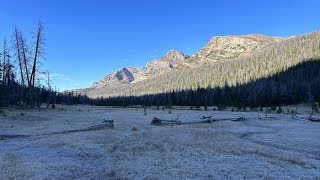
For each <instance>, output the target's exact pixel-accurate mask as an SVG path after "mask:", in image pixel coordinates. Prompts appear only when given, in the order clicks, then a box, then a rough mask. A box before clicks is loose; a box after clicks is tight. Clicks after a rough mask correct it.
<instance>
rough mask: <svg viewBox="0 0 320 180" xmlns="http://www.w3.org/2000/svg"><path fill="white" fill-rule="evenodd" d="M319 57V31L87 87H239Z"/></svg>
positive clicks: (130, 90)
mask: <svg viewBox="0 0 320 180" xmlns="http://www.w3.org/2000/svg"><path fill="white" fill-rule="evenodd" d="M318 59H320V33H319V32H315V33H311V34H308V35H304V36H299V37H294V38H290V39H288V40H285V41H281V42H279V43H273V44H270V45H268V46H266V47H265V48H263V49H262V50H260V51H256V52H254V53H252V55H246V56H240V57H237V58H234V59H230V60H228V61H218V62H214V63H213V62H211V63H206V64H203V65H199V66H197V67H194V68H187V69H182V70H179V71H170V72H168V73H165V74H162V75H160V76H157V77H154V78H150V79H147V80H144V81H140V82H136V83H131V84H127V85H119V86H112V87H108V88H103V87H102V88H88V89H85V90H82V91H81V92H82V93H84V94H87V95H88V96H90V97H100V96H104V97H107V96H129V95H134V96H137V95H144V94H154V93H162V92H170V91H172V90H175V91H179V90H183V89H196V88H198V87H208V86H210V87H223V86H225V85H226V84H227V85H229V86H236V85H239V84H245V83H248V82H251V81H255V80H257V79H260V78H264V77H268V76H271V75H273V74H276V73H279V72H281V71H285V70H286V69H288V68H290V67H292V66H295V65H297V64H299V63H302V62H304V61H309V60H318Z"/></svg>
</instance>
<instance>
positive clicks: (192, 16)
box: [0, 0, 320, 90]
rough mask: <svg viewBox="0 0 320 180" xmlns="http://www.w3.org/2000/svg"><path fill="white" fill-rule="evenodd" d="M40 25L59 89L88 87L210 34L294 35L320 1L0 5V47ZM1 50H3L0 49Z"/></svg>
mask: <svg viewBox="0 0 320 180" xmlns="http://www.w3.org/2000/svg"><path fill="white" fill-rule="evenodd" d="M39 20H41V21H42V22H43V23H44V26H45V36H46V44H47V46H46V49H47V55H46V61H45V62H44V64H43V65H42V69H44V70H49V71H50V72H51V73H52V74H53V75H54V77H53V82H54V84H55V86H56V87H57V88H59V89H60V90H66V89H72V88H84V87H88V86H89V85H90V83H92V82H95V81H98V80H99V79H101V78H103V77H104V76H105V75H107V74H108V73H111V72H112V71H115V70H117V69H120V68H121V67H125V66H136V67H143V66H144V65H145V64H146V63H147V62H148V61H150V60H151V59H156V58H160V57H161V56H163V55H164V54H165V53H166V52H167V51H168V50H170V49H172V48H174V49H177V50H179V51H182V52H184V53H186V54H188V55H192V54H193V53H195V52H196V51H197V50H198V49H200V48H201V47H202V46H203V45H204V44H205V43H206V42H207V41H208V40H209V39H210V38H211V37H212V36H215V35H231V34H233V35H234V34H251V33H259V34H265V35H272V36H293V35H300V34H303V33H308V32H312V31H316V30H319V29H320V1H319V0H313V1H312V0H265V1H259V0H233V1H231V0H220V1H214V0H0V40H1V42H0V45H1V47H2V40H3V38H4V37H5V36H6V37H7V38H9V37H10V36H11V34H12V31H13V28H14V26H15V25H17V26H18V27H19V28H20V29H22V30H23V31H24V34H25V35H26V36H28V37H30V32H32V31H33V30H34V28H35V27H36V26H37V22H38V21H39ZM1 49H2V48H1Z"/></svg>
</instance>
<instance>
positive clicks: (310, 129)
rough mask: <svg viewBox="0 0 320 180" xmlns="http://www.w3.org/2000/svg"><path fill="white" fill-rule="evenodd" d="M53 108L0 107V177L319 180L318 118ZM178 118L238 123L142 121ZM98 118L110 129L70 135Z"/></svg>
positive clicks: (78, 107)
mask: <svg viewBox="0 0 320 180" xmlns="http://www.w3.org/2000/svg"><path fill="white" fill-rule="evenodd" d="M60 108H61V107H60V106H58V107H57V109H56V110H48V111H45V110H41V111H39V110H19V109H13V108H10V109H2V115H0V171H1V173H0V179H90V178H94V179H225V178H228V179H239V178H241V179H245V178H246V179H247V178H263V179H300V178H305V179H320V123H317V122H309V121H300V120H294V119H292V118H291V115H289V114H284V113H283V114H270V115H269V116H272V117H274V118H269V119H264V118H262V119H258V118H257V112H230V111H221V112H220V111H212V110H209V111H194V110H178V109H174V110H173V112H172V114H168V111H167V110H165V111H162V110H152V109H147V115H144V112H143V109H141V108H138V109H135V108H112V107H94V106H72V107H67V106H63V107H62V108H64V110H63V111H61V109H60ZM178 115H179V116H180V118H179V120H181V121H192V120H199V117H201V116H204V115H205V116H207V115H210V116H211V115H212V116H213V117H214V118H229V117H238V116H245V117H246V120H245V121H219V122H214V123H211V124H189V125H179V126H152V125H151V124H150V122H151V120H152V119H153V117H158V118H163V119H175V118H176V117H177V116H178ZM298 115H300V116H306V115H307V114H306V113H305V111H301V112H299V114H298ZM106 118H109V119H113V120H114V122H115V128H114V129H102V130H95V131H82V132H70V130H76V129H83V128H87V127H90V126H92V125H97V124H101V122H102V120H103V119H106ZM134 127H135V128H136V129H137V130H135V131H132V129H133V128H134ZM68 131H69V132H68Z"/></svg>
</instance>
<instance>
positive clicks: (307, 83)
mask: <svg viewBox="0 0 320 180" xmlns="http://www.w3.org/2000/svg"><path fill="white" fill-rule="evenodd" d="M319 70H320V60H311V61H305V62H302V63H300V64H298V65H296V66H294V67H291V68H289V69H288V70H286V71H283V72H280V73H277V74H275V75H273V76H270V77H267V78H262V79H259V80H256V81H252V82H249V83H246V84H243V85H236V86H229V85H228V84H225V86H224V87H222V88H220V87H215V88H210V87H208V88H200V87H199V88H197V89H195V90H182V91H172V92H169V93H160V94H152V95H143V96H137V97H135V96H129V97H126V96H122V97H109V98H106V99H104V98H98V99H96V100H95V101H94V103H95V104H97V105H107V106H124V107H125V106H133V105H142V106H158V107H159V106H167V107H168V106H169V107H170V106H172V105H176V106H194V107H200V106H212V105H215V106H218V107H219V108H223V107H226V106H234V107H238V109H240V108H242V107H252V108H254V107H259V106H280V105H288V104H296V103H300V102H306V101H310V100H312V101H320V91H319V90H320V71H319Z"/></svg>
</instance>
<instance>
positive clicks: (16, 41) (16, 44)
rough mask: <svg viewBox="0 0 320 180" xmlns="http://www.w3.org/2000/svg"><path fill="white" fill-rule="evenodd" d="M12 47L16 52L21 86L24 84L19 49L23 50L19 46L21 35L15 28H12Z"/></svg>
mask: <svg viewBox="0 0 320 180" xmlns="http://www.w3.org/2000/svg"><path fill="white" fill-rule="evenodd" d="M13 36H14V47H15V50H16V57H17V61H18V64H19V69H20V77H21V84H23V85H24V84H25V83H24V82H25V81H24V73H23V70H24V68H23V62H22V57H21V55H22V54H21V49H22V48H23V47H22V46H21V38H22V37H21V33H20V32H19V30H18V28H17V27H15V28H14V35H13Z"/></svg>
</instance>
